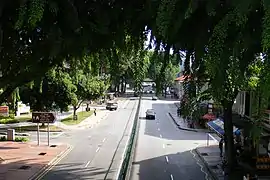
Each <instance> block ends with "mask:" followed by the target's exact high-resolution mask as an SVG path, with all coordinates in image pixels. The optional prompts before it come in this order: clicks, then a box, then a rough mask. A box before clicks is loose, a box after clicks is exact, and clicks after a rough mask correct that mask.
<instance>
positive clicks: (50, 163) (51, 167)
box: [30, 146, 74, 180]
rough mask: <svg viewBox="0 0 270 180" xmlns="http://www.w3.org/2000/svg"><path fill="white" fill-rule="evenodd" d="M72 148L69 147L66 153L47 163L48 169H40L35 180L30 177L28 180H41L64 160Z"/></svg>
mask: <svg viewBox="0 0 270 180" xmlns="http://www.w3.org/2000/svg"><path fill="white" fill-rule="evenodd" d="M73 148H74V147H73V146H70V147H69V149H68V150H67V151H65V152H63V154H59V155H58V156H56V157H55V158H53V160H51V161H50V162H49V164H48V167H46V166H45V168H42V169H41V173H40V174H38V175H37V176H36V177H35V178H32V177H31V178H30V180H41V179H42V178H43V177H44V176H45V175H46V174H47V173H48V172H49V171H50V170H52V169H53V168H54V167H55V165H57V164H58V163H59V162H60V161H61V160H62V159H64V157H66V156H67V155H68V154H69V153H70V152H71V151H72V150H73Z"/></svg>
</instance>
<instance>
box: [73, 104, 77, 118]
mask: <svg viewBox="0 0 270 180" xmlns="http://www.w3.org/2000/svg"><path fill="white" fill-rule="evenodd" d="M76 111H77V108H76V106H73V120H76V119H75V116H76Z"/></svg>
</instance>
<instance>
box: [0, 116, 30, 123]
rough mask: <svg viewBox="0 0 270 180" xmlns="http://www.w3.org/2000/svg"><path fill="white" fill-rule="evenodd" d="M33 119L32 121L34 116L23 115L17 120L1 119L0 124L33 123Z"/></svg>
mask: <svg viewBox="0 0 270 180" xmlns="http://www.w3.org/2000/svg"><path fill="white" fill-rule="evenodd" d="M31 119H32V116H31V115H30V114H27V115H21V116H18V117H15V118H11V117H1V118H0V124H14V123H20V122H29V121H31Z"/></svg>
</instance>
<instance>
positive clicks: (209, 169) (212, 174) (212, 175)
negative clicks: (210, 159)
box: [194, 148, 218, 180]
mask: <svg viewBox="0 0 270 180" xmlns="http://www.w3.org/2000/svg"><path fill="white" fill-rule="evenodd" d="M194 150H195V153H196V154H197V155H198V157H199V158H200V160H201V161H202V162H203V164H204V167H206V169H207V171H208V172H209V174H210V175H211V178H212V179H213V180H218V177H217V176H216V175H215V174H214V173H213V171H212V170H211V168H210V167H209V166H208V164H207V163H206V161H205V160H204V158H203V157H202V155H201V154H200V153H199V152H198V150H197V148H195V149H194Z"/></svg>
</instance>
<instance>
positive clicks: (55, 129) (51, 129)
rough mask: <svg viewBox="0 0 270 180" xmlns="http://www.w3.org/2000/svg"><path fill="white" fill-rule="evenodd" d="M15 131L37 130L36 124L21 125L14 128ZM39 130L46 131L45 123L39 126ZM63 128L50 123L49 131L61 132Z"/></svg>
mask: <svg viewBox="0 0 270 180" xmlns="http://www.w3.org/2000/svg"><path fill="white" fill-rule="evenodd" d="M14 129H15V131H16V132H27V131H37V126H22V127H16V128H14ZM39 131H40V132H47V125H46V126H44V127H42V126H39ZM62 131H63V129H62V128H59V127H57V126H54V125H50V132H62Z"/></svg>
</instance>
